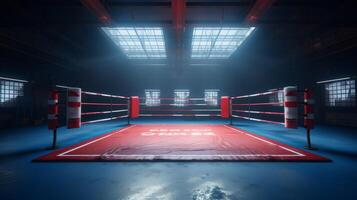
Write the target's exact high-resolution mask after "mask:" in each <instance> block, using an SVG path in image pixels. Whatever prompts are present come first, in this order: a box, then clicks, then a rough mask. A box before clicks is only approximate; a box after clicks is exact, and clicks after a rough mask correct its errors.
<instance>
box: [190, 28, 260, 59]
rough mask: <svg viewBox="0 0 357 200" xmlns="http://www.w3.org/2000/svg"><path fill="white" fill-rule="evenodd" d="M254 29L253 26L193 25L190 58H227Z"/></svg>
mask: <svg viewBox="0 0 357 200" xmlns="http://www.w3.org/2000/svg"><path fill="white" fill-rule="evenodd" d="M254 29H255V28H254V27H250V28H237V27H195V28H194V29H193V36H192V45H191V46H192V52H191V58H193V59H222V58H229V57H230V56H231V55H232V54H233V52H234V51H235V50H237V48H238V47H239V46H240V45H241V44H242V43H243V41H244V40H245V39H246V38H247V37H248V36H249V35H250V34H251V33H252V32H253V30H254Z"/></svg>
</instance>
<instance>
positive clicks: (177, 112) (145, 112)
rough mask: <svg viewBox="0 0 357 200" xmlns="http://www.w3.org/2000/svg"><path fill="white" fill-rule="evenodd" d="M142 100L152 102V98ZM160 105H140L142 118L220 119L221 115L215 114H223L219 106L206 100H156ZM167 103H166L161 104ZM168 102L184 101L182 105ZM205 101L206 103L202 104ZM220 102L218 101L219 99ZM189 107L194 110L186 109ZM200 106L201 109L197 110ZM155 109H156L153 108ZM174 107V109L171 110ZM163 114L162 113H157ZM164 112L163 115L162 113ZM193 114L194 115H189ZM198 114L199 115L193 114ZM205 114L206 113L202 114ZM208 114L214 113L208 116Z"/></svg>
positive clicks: (144, 103) (142, 103) (143, 103)
mask: <svg viewBox="0 0 357 200" xmlns="http://www.w3.org/2000/svg"><path fill="white" fill-rule="evenodd" d="M140 99H142V100H148V99H149V100H152V98H140ZM155 100H157V101H159V103H157V104H154V105H150V104H147V103H146V102H141V103H140V106H141V108H140V111H142V113H140V115H139V116H140V117H220V116H221V115H220V114H216V113H214V112H221V109H217V108H216V107H218V106H219V105H218V103H217V105H211V104H208V103H207V102H206V99H205V98H155ZM162 101H165V103H161V102H162ZM167 101H184V102H180V103H171V102H167ZM200 101H204V103H202V102H200ZM217 102H218V99H217ZM187 106H190V107H194V108H185V107H187ZM197 106H199V107H200V108H197ZM202 106H210V107H213V108H206V109H204V108H202ZM153 107H154V108H153ZM160 107H169V108H160ZM170 107H173V108H170ZM157 112H161V113H157ZM162 112H163V113H162ZM182 112H183V113H182ZM189 112H192V113H189ZM193 112H198V113H193ZM200 112H204V113H200ZM207 112H213V114H212V113H210V114H206V113H207Z"/></svg>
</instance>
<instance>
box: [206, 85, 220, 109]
mask: <svg viewBox="0 0 357 200" xmlns="http://www.w3.org/2000/svg"><path fill="white" fill-rule="evenodd" d="M218 91H219V90H217V89H207V90H205V102H206V104H207V105H210V106H217V105H218Z"/></svg>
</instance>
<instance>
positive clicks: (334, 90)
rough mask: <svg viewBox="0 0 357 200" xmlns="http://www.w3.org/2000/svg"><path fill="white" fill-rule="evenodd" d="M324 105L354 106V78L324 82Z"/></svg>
mask: <svg viewBox="0 0 357 200" xmlns="http://www.w3.org/2000/svg"><path fill="white" fill-rule="evenodd" d="M325 105H326V106H332V107H334V106H341V107H342V106H343V107H349V106H355V105H356V84H355V80H344V81H338V82H332V83H326V84H325Z"/></svg>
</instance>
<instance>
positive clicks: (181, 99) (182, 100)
mask: <svg viewBox="0 0 357 200" xmlns="http://www.w3.org/2000/svg"><path fill="white" fill-rule="evenodd" d="M174 95H175V97H174V102H175V106H185V105H186V104H187V103H188V100H189V99H188V98H189V97H190V91H189V90H175V91H174Z"/></svg>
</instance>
